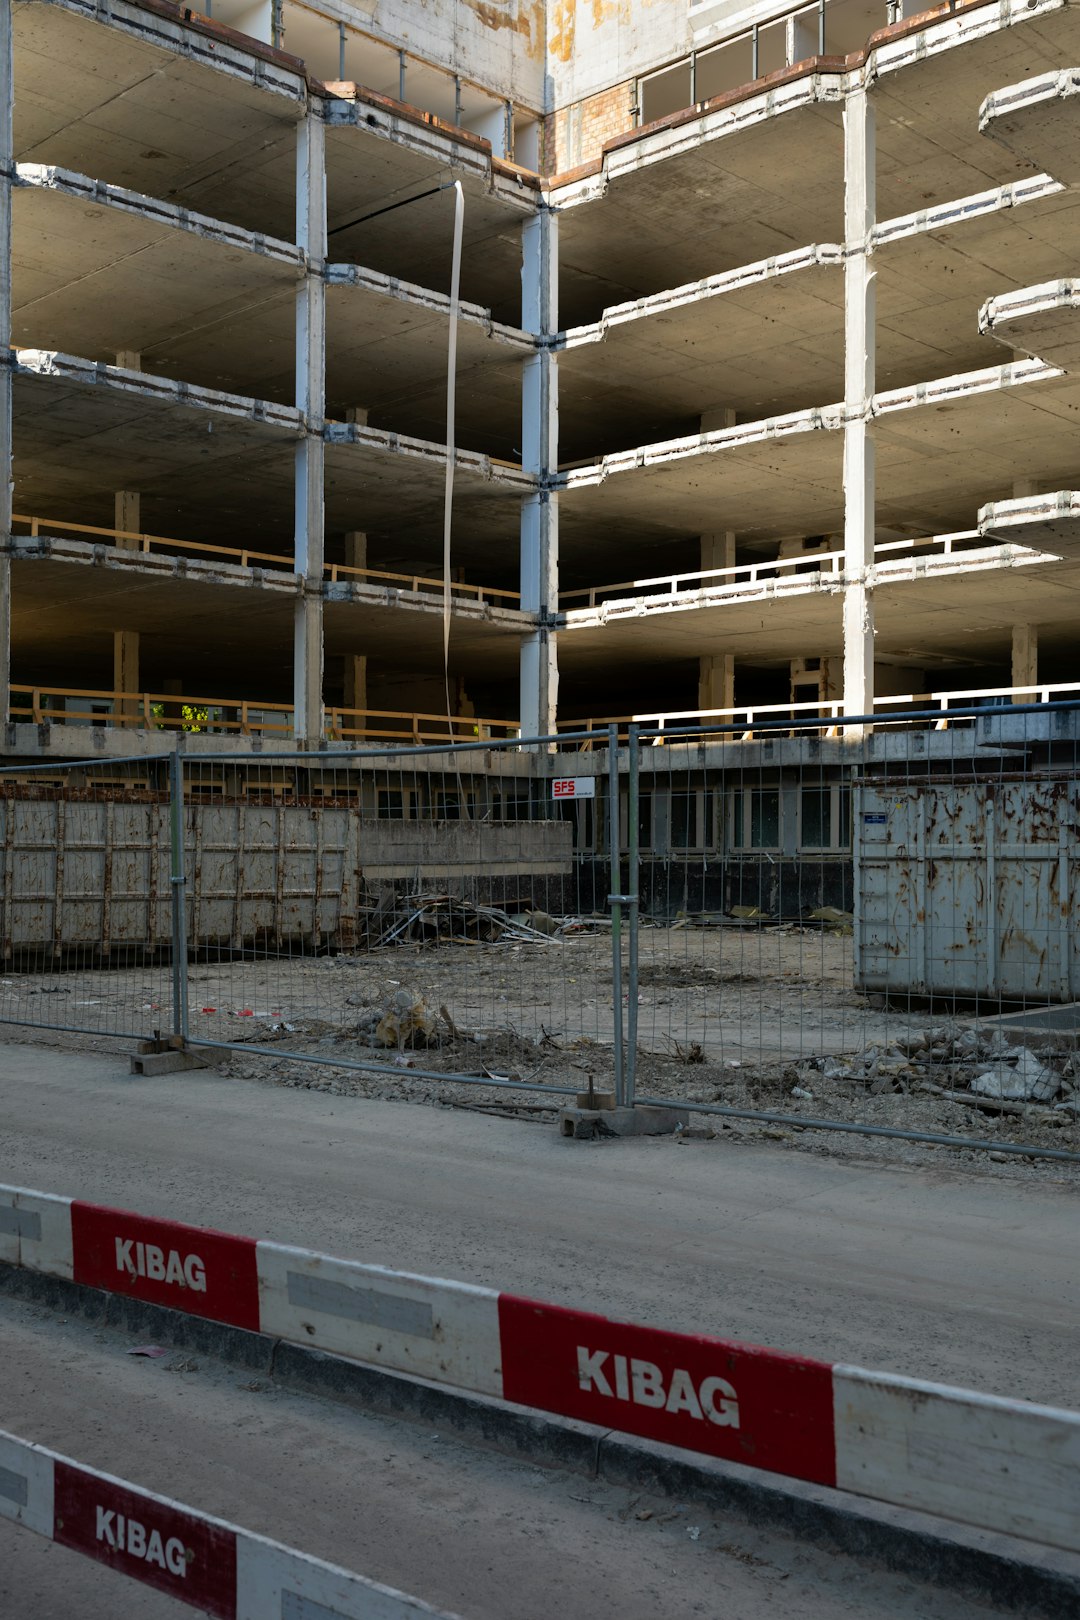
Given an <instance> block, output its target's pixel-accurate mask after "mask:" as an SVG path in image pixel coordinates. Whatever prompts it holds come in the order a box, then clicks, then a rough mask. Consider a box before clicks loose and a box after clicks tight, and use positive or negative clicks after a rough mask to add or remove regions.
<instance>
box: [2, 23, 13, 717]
mask: <svg viewBox="0 0 1080 1620" xmlns="http://www.w3.org/2000/svg"><path fill="white" fill-rule="evenodd" d="M12 10H13V7H11V6H10V5H5V6H0V544H2V545H3V547H4V549H3V550H2V551H0V723H6V722H7V718H8V711H9V709H10V707H11V702H10V699H11V556H10V553H9V552H8V550H7V547H8V546H9V545H10V544H11V392H12V390H11V369H10V366H9V365H8V363H7V362H8V350H9V347H10V344H11V175H12V172H13V169H14V164H15V156H14V140H13V136H12V117H11V113H12V105H13V102H14V78H13V73H12V24H11V13H12Z"/></svg>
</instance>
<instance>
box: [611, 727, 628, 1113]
mask: <svg viewBox="0 0 1080 1620" xmlns="http://www.w3.org/2000/svg"><path fill="white" fill-rule="evenodd" d="M607 732H608V853H609V857H610V863H611V867H610V872H611V892H610V894H609V895H608V903H609V904H610V906H611V1000H612V1007H611V1038H612V1042H613V1049H614V1056H615V1103H616V1106H617V1107H620V1108H621V1107H622V1105H623V1103H624V1102H625V1101H626V1095H625V1076H624V1071H623V1007H622V980H623V972H622V908H623V897H622V891H621V879H622V863H621V861H620V858H619V856H620V850H619V728H618V726H617V725H611V726H608V728H607Z"/></svg>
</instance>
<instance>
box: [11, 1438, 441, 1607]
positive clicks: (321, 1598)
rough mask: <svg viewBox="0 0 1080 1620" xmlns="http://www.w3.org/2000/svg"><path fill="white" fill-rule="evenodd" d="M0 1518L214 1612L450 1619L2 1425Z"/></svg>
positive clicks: (378, 1586) (389, 1588)
mask: <svg viewBox="0 0 1080 1620" xmlns="http://www.w3.org/2000/svg"><path fill="white" fill-rule="evenodd" d="M0 1519H10V1520H12V1521H13V1522H14V1523H15V1524H21V1525H24V1526H25V1527H26V1528H27V1529H28V1530H34V1531H36V1532H37V1534H38V1535H39V1536H46V1537H47V1538H48V1539H49V1540H50V1541H55V1542H57V1543H59V1544H60V1545H61V1546H63V1547H71V1548H73V1549H74V1551H76V1552H81V1553H85V1554H86V1555H87V1557H88V1558H93V1559H94V1560H95V1561H96V1562H97V1563H99V1564H107V1565H108V1566H109V1567H110V1568H111V1569H115V1570H117V1571H119V1573H120V1574H122V1575H129V1576H131V1578H132V1579H133V1580H137V1581H141V1582H143V1584H144V1585H146V1586H153V1587H156V1588H157V1590H158V1591H160V1592H167V1593H168V1594H169V1595H170V1597H174V1598H178V1599H179V1600H180V1602H181V1603H186V1604H188V1605H189V1606H190V1607H191V1608H193V1609H199V1610H201V1611H202V1613H204V1614H209V1615H214V1616H215V1617H216V1620H271V1617H272V1620H300V1617H302V1616H311V1617H313V1620H314V1617H315V1616H318V1617H319V1620H418V1617H420V1616H424V1615H427V1616H429V1617H434V1620H453V1617H452V1616H449V1615H440V1613H439V1611H437V1610H435V1609H432V1608H430V1607H429V1605H428V1604H426V1603H421V1602H420V1601H419V1600H418V1599H416V1598H410V1597H406V1596H405V1595H404V1593H402V1592H395V1591H394V1590H393V1589H392V1588H391V1587H388V1586H380V1585H378V1584H377V1583H376V1582H374V1581H368V1580H365V1579H364V1578H363V1577H362V1576H360V1575H353V1574H351V1573H350V1571H348V1570H345V1569H338V1568H336V1567H335V1566H334V1565H333V1564H324V1563H323V1562H322V1561H321V1560H320V1559H317V1558H308V1557H307V1556H306V1555H305V1554H304V1553H299V1552H294V1551H293V1550H292V1549H291V1548H289V1547H283V1546H281V1545H280V1543H279V1542H276V1541H268V1540H267V1539H266V1537H265V1536H256V1535H252V1534H251V1533H250V1531H247V1530H240V1529H238V1528H237V1526H236V1525H233V1524H226V1523H225V1521H224V1520H222V1519H214V1518H211V1517H210V1516H209V1515H208V1514H205V1513H197V1512H195V1511H194V1510H193V1509H192V1508H188V1507H182V1506H181V1505H180V1504H179V1503H178V1502H171V1501H170V1500H169V1499H168V1497H165V1496H157V1495H155V1494H154V1492H152V1491H144V1490H140V1489H139V1487H138V1486H136V1485H131V1484H129V1483H128V1482H127V1481H126V1480H122V1479H114V1478H113V1477H112V1476H111V1475H110V1474H101V1473H98V1472H97V1470H96V1469H93V1468H85V1467H84V1466H83V1465H82V1463H76V1462H72V1461H71V1459H70V1458H69V1457H62V1456H60V1455H59V1453H58V1452H55V1451H47V1450H46V1449H45V1448H44V1446H35V1445H32V1444H31V1443H30V1441H28V1440H20V1439H17V1438H16V1436H15V1435H13V1434H6V1433H4V1432H3V1431H0Z"/></svg>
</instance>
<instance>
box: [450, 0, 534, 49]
mask: <svg viewBox="0 0 1080 1620" xmlns="http://www.w3.org/2000/svg"><path fill="white" fill-rule="evenodd" d="M465 4H466V5H467V6H468V8H469V10H470V11H471V12H472V13H473V15H474V16H475V17H478V18H479V20H480V21H481V22H482V23H483V25H484V27H485V28H490V29H491V30H492V32H493V33H501V32H502V31H503V30H504V29H510V30H511V31H512V32H513V33H515V34H520V35H521V38H522V39H523V40H524V41H525V43H526V47H527V49H528V52H529V55H530V56H532V57H534V58H535V57H538V56H540V54H541V53H542V51H543V48H544V18H545V10H544V6H543V0H534V3H533V4H532V5H520V6H519V5H513V4H511V5H508V6H499V5H492V4H490V0H465Z"/></svg>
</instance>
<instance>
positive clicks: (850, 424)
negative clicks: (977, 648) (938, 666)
mask: <svg viewBox="0 0 1080 1620" xmlns="http://www.w3.org/2000/svg"><path fill="white" fill-rule="evenodd" d="M876 162H877V158H876V143H875V134H874V109H873V107H872V105H871V104H870V99H869V96H868V94H867V92H866V90H865V89H860V90H857V91H855V93H854V94H853V95H850V96H849V97H848V99H847V101H846V102H845V104H844V236H845V244H844V245H845V249H846V254H847V257H846V260H845V264H844V407H845V421H844V579H845V583H846V589H845V591H844V700H843V701H844V713H845V714H872V713H873V709H874V601H873V591H872V586H871V582H870V578H869V574H870V570H871V569H872V567H873V563H874V538H875V510H876V493H875V478H874V441H873V437H872V433H871V425H870V410H871V401H872V399H873V395H874V356H875V352H876V333H875V323H874V271H873V268H872V261H871V254H872V252H873V230H874V216H875V206H876V205H875V195H874V175H875V172H876ZM857 729H859V728H857Z"/></svg>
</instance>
